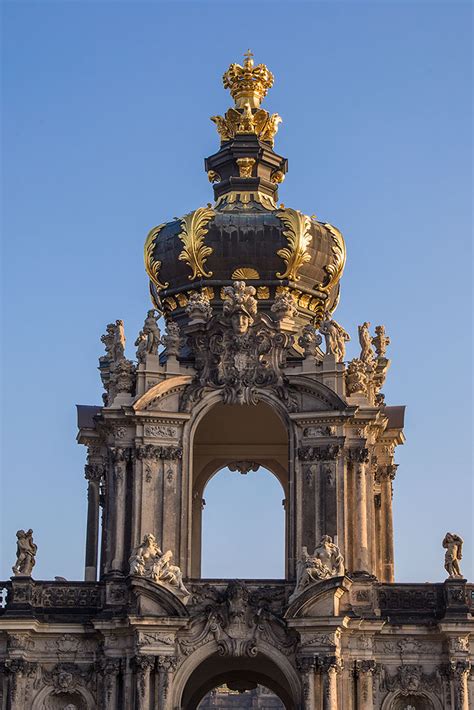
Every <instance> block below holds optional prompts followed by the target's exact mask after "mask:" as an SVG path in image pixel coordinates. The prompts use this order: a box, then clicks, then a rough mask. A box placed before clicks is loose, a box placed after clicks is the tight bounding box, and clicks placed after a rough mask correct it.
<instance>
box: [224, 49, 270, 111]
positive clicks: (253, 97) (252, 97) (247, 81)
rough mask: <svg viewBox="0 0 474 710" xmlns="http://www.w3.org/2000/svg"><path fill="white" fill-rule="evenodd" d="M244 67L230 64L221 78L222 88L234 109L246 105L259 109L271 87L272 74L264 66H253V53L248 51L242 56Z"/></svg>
mask: <svg viewBox="0 0 474 710" xmlns="http://www.w3.org/2000/svg"><path fill="white" fill-rule="evenodd" d="M244 57H245V59H244V66H243V67H242V66H240V64H231V65H230V67H229V68H228V70H227V71H226V72H225V74H224V76H223V77H222V81H223V82H224V88H225V89H229V90H230V93H231V96H232V98H233V99H234V101H235V107H236V108H244V106H245V104H246V103H248V104H249V105H250V107H251V108H259V106H260V103H261V101H262V99H263V98H264V97H265V96H266V95H267V91H268V89H271V87H272V86H273V74H272V73H271V71H269V69H268V68H267V67H266V66H265V64H258V65H257V66H254V61H253V53H252V52H251V51H250V49H249V50H248V51H247V52H245V54H244Z"/></svg>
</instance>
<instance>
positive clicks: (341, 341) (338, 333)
mask: <svg viewBox="0 0 474 710" xmlns="http://www.w3.org/2000/svg"><path fill="white" fill-rule="evenodd" d="M319 330H320V332H321V333H322V334H323V335H324V339H325V341H326V354H328V355H334V356H335V358H336V362H342V361H343V360H344V357H345V354H346V342H347V341H349V340H350V339H351V338H350V335H349V333H347V332H346V331H345V330H344V328H343V327H342V325H339V323H337V322H336V321H335V320H333V319H332V318H326V320H325V321H323V323H322V325H321V327H320V329H319Z"/></svg>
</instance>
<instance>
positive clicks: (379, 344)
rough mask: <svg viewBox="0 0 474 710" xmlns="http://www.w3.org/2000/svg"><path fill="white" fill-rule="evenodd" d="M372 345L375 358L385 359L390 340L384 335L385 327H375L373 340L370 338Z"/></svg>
mask: <svg viewBox="0 0 474 710" xmlns="http://www.w3.org/2000/svg"><path fill="white" fill-rule="evenodd" d="M372 344H373V345H374V347H375V352H376V353H377V357H385V354H386V352H387V347H388V346H389V345H390V338H389V337H388V336H386V335H385V326H384V325H376V326H375V338H372Z"/></svg>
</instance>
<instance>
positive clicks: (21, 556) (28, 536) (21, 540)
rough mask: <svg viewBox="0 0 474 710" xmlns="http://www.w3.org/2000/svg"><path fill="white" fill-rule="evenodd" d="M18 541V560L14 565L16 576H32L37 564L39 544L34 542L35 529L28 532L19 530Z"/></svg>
mask: <svg viewBox="0 0 474 710" xmlns="http://www.w3.org/2000/svg"><path fill="white" fill-rule="evenodd" d="M16 537H17V543H16V562H15V564H14V565H13V567H12V570H13V574H14V575H15V576H22V577H31V573H32V571H33V567H34V566H35V562H36V560H35V557H36V552H37V550H38V546H37V545H35V543H34V542H33V530H31V528H30V529H29V530H27V531H26V532H25V531H24V530H18V532H17V534H16Z"/></svg>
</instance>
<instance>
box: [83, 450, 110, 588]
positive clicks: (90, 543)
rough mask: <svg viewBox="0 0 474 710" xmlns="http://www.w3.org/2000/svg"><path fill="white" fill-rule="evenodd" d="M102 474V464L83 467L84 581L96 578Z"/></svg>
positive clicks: (91, 580)
mask: <svg viewBox="0 0 474 710" xmlns="http://www.w3.org/2000/svg"><path fill="white" fill-rule="evenodd" d="M104 474H105V466H104V464H101V463H88V464H87V465H86V467H85V477H86V479H87V481H88V486H87V530H86V562H85V573H84V579H85V581H86V582H95V580H96V579H97V561H98V552H99V550H98V548H99V501H100V490H99V486H100V481H101V479H102V478H103V476H104Z"/></svg>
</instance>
